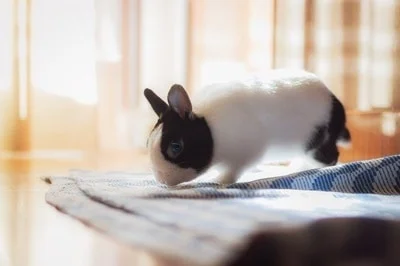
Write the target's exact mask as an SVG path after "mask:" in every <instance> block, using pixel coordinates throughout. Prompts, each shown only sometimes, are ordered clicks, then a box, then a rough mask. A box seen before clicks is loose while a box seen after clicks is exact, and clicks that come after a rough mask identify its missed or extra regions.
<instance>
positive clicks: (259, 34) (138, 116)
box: [0, 0, 400, 150]
mask: <svg viewBox="0 0 400 266" xmlns="http://www.w3.org/2000/svg"><path fill="white" fill-rule="evenodd" d="M1 3H2V5H4V6H2V8H0V12H3V13H4V10H9V11H10V12H5V16H0V18H1V20H0V24H1V25H0V29H4V30H2V31H0V34H2V35H1V36H2V38H3V35H4V40H9V39H10V36H14V37H12V38H11V40H13V41H11V42H7V41H6V42H1V43H0V47H1V51H0V55H1V59H6V60H0V72H1V73H0V93H2V92H3V91H6V90H7V88H8V89H10V91H13V92H14V94H13V95H14V96H15V95H18V96H19V97H14V98H12V99H13V103H15V104H16V106H19V107H21V104H22V106H24V105H23V104H24V103H25V105H26V111H27V116H26V117H23V118H21V117H19V118H15V119H17V120H18V121H20V122H23V121H25V122H24V123H26V122H27V123H26V124H27V125H28V129H29V130H25V131H24V134H25V135H26V138H28V139H29V140H30V142H29V145H28V148H30V149H37V150H46V149H64V150H132V149H138V148H139V149H140V148H144V146H145V143H146V138H147V133H148V132H149V130H150V129H151V127H152V125H153V123H154V121H155V119H156V117H155V115H154V114H153V112H152V111H151V109H150V107H149V105H148V104H147V102H146V100H145V98H144V97H143V90H144V89H145V88H146V87H148V88H152V89H153V90H155V91H156V92H157V93H159V94H160V95H161V96H162V97H166V94H167V91H168V89H169V87H170V86H171V84H172V83H181V84H183V85H184V86H186V87H187V89H188V91H189V93H193V92H194V91H196V90H200V89H201V86H202V85H204V84H206V83H209V82H213V81H222V80H226V79H229V78H231V77H233V76H235V77H238V76H241V75H245V74H248V73H250V72H253V71H263V70H267V69H270V68H276V67H299V68H305V69H308V70H310V71H313V72H316V73H317V74H318V75H320V76H321V77H322V78H323V79H324V80H325V82H326V83H327V84H328V85H329V86H330V88H331V89H332V91H334V92H335V93H336V94H337V95H338V97H339V98H340V99H341V100H342V101H343V102H344V104H345V106H346V108H347V110H348V111H349V112H352V111H355V112H371V111H379V112H380V111H382V110H384V111H398V110H399V109H400V92H399V90H400V76H399V74H398V73H399V61H400V49H399V38H400V37H399V36H400V11H399V10H400V2H399V1H397V0H168V1H165V0H96V1H95V0H83V1H82V0H70V1H64V0H18V1H16V0H4V1H2V2H1ZM20 3H26V4H27V5H26V6H27V10H28V11H29V12H27V13H26V20H27V23H26V25H27V27H28V29H27V31H26V32H25V33H23V34H22V35H21V32H20V31H21V29H18V28H17V27H11V25H14V24H18V23H19V22H18V21H19V20H18V19H19V18H20V16H22V15H23V14H25V13H23V12H22V13H21V12H19V13H18V12H11V11H12V10H14V11H15V10H17V11H18V10H19V11H21V10H20V9H21V7H20V6H19V5H20ZM10 14H17V17H13V16H12V15H10ZM21 14H22V15H21ZM18 16H19V17H18ZM10 21H12V23H9V22H10ZM7 23H9V24H7ZM13 23H14V24H13ZM18 34H20V35H18ZM7 36H8V37H7ZM15 36H20V37H21V36H22V38H15ZM24 41H26V44H27V46H28V48H29V49H28V51H29V53H27V55H26V56H27V57H26V59H27V62H28V64H27V65H26V66H22V65H21V64H15V62H19V61H21V60H22V59H21V57H13V58H14V61H12V62H14V64H11V63H10V64H9V62H10V60H11V59H10V56H9V53H8V52H5V51H8V50H10V49H11V50H13V49H17V47H19V46H20V45H21V42H24ZM9 45H12V47H11V46H9ZM10 47H11V48H10ZM7 49H8V50H7ZM7 62H8V63H7ZM24 68H26V69H24ZM24 71H26V73H27V75H28V77H27V80H28V86H27V93H26V95H25V94H23V97H21V94H20V92H21V91H23V88H22V87H21V84H19V83H15V82H14V83H13V80H15V77H18V76H20V74H21V73H23V72H24ZM7 73H8V74H7ZM10 73H11V76H12V77H14V78H13V79H11V80H10V79H9V78H8V77H9V76H10ZM24 95H25V96H24ZM1 97H2V101H3V100H4V99H6V98H5V96H3V95H2V96H1ZM24 97H25V98H24ZM1 108H3V107H1ZM12 110H14V113H16V112H17V111H16V109H15V108H14V109H12ZM15 117H18V116H17V115H16V116H15ZM3 121H4V119H2V120H1V121H0V122H1V123H3Z"/></svg>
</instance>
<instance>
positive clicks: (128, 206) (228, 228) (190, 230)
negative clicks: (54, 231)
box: [46, 155, 400, 266]
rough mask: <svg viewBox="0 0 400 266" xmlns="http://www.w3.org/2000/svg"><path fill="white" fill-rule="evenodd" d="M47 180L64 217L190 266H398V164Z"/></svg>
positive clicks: (386, 160)
mask: <svg viewBox="0 0 400 266" xmlns="http://www.w3.org/2000/svg"><path fill="white" fill-rule="evenodd" d="M247 175H249V176H250V177H251V175H254V173H252V172H249V173H247ZM46 180H47V181H48V182H49V183H51V186H50V188H49V191H48V192H47V194H46V201H47V202H48V203H49V204H51V205H52V206H54V207H56V208H57V209H58V210H60V211H62V212H64V213H66V214H68V215H70V216H72V217H74V218H76V219H77V220H79V221H81V222H83V223H84V224H86V225H88V226H90V227H91V228H94V229H97V230H100V231H102V232H103V233H105V234H107V235H109V236H111V237H113V238H115V239H118V240H121V241H124V242H125V243H127V244H129V245H132V246H135V247H138V248H143V249H146V250H148V251H151V252H154V253H156V254H158V255H162V256H168V257H173V258H175V259H179V260H181V261H182V262H184V264H187V265H232V266H233V265H288V266H289V265H298V266H303V265H304V266H306V265H320V266H321V265H329V266H330V265H332V266H333V265H336V266H342V265H343V266H344V265H400V257H399V256H398V255H397V254H398V253H399V252H400V225H399V223H400V155H393V156H386V157H383V158H377V159H372V160H365V161H357V162H351V163H346V164H342V165H337V166H332V167H326V168H321V169H313V170H309V171H304V172H299V173H292V174H288V175H283V176H276V177H267V176H266V177H264V178H258V179H256V180H254V181H249V182H247V181H245V182H238V183H236V184H232V185H229V186H221V185H218V184H215V183H211V182H203V181H201V182H200V181H193V182H190V183H187V184H182V185H179V186H176V187H173V188H170V187H166V186H164V185H161V184H158V183H157V182H156V181H154V179H153V177H152V175H151V174H150V173H123V172H109V173H96V172H90V171H74V172H72V173H71V174H70V175H69V176H50V177H47V178H46ZM349 263H353V264H349ZM357 263H359V264H357ZM367 263H370V264H367ZM371 263H372V264H371ZM373 263H375V264H373Z"/></svg>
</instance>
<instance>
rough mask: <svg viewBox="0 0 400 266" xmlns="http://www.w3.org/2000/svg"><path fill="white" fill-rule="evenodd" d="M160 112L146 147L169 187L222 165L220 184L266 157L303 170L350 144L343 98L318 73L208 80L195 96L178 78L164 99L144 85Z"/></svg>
mask: <svg viewBox="0 0 400 266" xmlns="http://www.w3.org/2000/svg"><path fill="white" fill-rule="evenodd" d="M144 96H145V98H146V99H147V101H148V102H149V104H150V106H151V107H152V109H153V111H154V112H155V114H156V115H157V117H158V120H157V122H156V123H155V126H154V127H153V128H152V130H151V132H150V134H149V137H148V140H147V147H148V149H149V157H150V162H151V167H152V170H153V173H154V176H155V179H156V180H157V181H158V182H159V183H162V184H165V185H167V186H176V185H179V184H180V183H183V182H189V181H192V180H194V179H196V178H197V177H199V176H200V175H202V174H203V173H206V171H207V170H209V169H210V168H211V167H212V166H215V165H219V166H223V167H224V168H223V169H224V170H223V171H222V172H221V173H220V175H219V176H218V177H217V178H216V179H215V181H216V182H217V183H219V184H222V185H229V184H232V183H235V182H237V181H238V179H239V177H240V176H241V174H242V173H244V171H245V170H246V169H248V168H249V167H251V166H254V165H255V164H257V163H259V162H261V161H268V162H288V161H289V162H290V161H292V162H294V161H296V158H297V162H298V159H299V158H300V160H301V161H303V162H306V164H303V165H307V166H306V168H307V167H308V168H320V167H325V166H332V165H335V164H337V162H338V157H339V150H338V146H343V147H348V146H349V145H350V143H351V135H350V132H349V130H348V128H347V127H346V113H345V109H344V107H343V105H342V103H341V102H340V101H339V100H338V98H337V97H336V96H335V95H334V94H333V93H332V92H331V91H330V90H329V89H328V88H327V86H326V85H325V84H324V83H323V81H321V80H320V79H319V78H318V77H317V76H316V75H315V74H314V73H311V72H308V71H306V70H301V69H298V70H297V69H274V70H271V71H268V72H266V73H265V74H261V75H254V76H251V77H250V78H248V79H243V80H240V79H238V80H233V81H229V82H218V83H213V84H210V85H208V86H205V87H204V88H203V89H201V90H200V91H199V96H200V97H197V98H194V99H193V101H192V100H191V99H190V98H189V95H188V93H187V92H186V90H185V89H184V87H183V86H182V85H180V84H173V85H172V86H171V87H170V89H169V92H168V95H167V102H165V101H164V100H162V99H161V98H160V97H159V96H158V95H157V94H155V93H154V91H153V90H151V89H149V88H146V89H145V90H144Z"/></svg>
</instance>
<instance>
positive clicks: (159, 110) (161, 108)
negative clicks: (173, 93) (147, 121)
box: [144, 89, 168, 117]
mask: <svg viewBox="0 0 400 266" xmlns="http://www.w3.org/2000/svg"><path fill="white" fill-rule="evenodd" d="M144 96H145V97H146V99H147V101H148V102H149V103H150V105H151V107H152V108H153V110H154V112H155V113H156V114H157V116H158V117H160V116H161V115H162V114H163V113H165V112H166V111H167V110H168V104H167V103H166V102H164V101H163V100H162V99H161V98H160V97H158V96H157V94H155V93H154V92H153V91H152V90H150V89H145V90H144Z"/></svg>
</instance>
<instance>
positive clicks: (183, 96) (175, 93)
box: [168, 84, 192, 119]
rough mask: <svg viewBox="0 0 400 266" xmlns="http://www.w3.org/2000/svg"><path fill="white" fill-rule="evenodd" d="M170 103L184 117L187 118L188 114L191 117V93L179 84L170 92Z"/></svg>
mask: <svg viewBox="0 0 400 266" xmlns="http://www.w3.org/2000/svg"><path fill="white" fill-rule="evenodd" d="M168 103H169V106H170V107H171V108H172V110H174V111H175V112H176V113H177V114H178V115H179V116H180V117H181V118H182V119H184V118H185V116H186V114H188V115H189V117H190V116H191V114H192V103H191V101H190V99H189V95H188V94H187V92H186V91H185V89H184V88H183V87H182V86H181V85H179V84H174V85H173V86H172V87H171V89H170V90H169V92H168Z"/></svg>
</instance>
